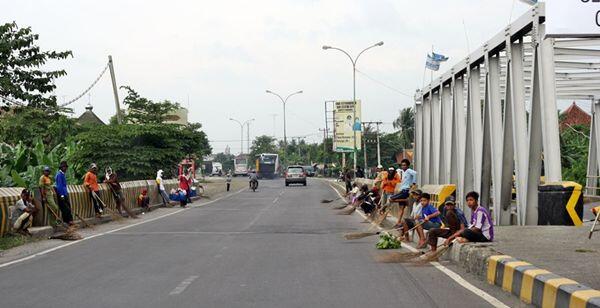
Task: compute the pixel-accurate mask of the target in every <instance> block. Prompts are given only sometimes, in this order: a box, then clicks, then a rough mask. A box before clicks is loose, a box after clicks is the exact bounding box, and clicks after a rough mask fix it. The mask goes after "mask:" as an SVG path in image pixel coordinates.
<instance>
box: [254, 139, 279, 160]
mask: <svg viewBox="0 0 600 308" xmlns="http://www.w3.org/2000/svg"><path fill="white" fill-rule="evenodd" d="M277 152H278V150H277V146H276V145H275V138H273V137H271V136H267V135H263V136H258V137H256V139H254V141H252V146H251V147H250V158H251V159H250V160H253V159H254V157H256V155H259V154H261V153H277Z"/></svg>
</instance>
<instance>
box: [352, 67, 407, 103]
mask: <svg viewBox="0 0 600 308" xmlns="http://www.w3.org/2000/svg"><path fill="white" fill-rule="evenodd" d="M356 72H357V73H359V74H361V75H363V76H365V77H366V78H367V79H369V80H371V81H373V82H375V83H377V84H379V85H380V86H382V87H385V88H388V89H389V90H392V91H394V92H396V93H398V94H401V95H404V96H406V97H410V98H412V97H413V96H412V95H410V94H406V93H405V92H403V91H400V90H398V89H396V88H394V87H392V86H389V85H387V84H385V83H383V82H382V81H379V80H377V79H375V78H373V77H371V76H369V75H367V74H365V73H364V72H362V71H360V70H358V69H356Z"/></svg>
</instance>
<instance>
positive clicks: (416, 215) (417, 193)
mask: <svg viewBox="0 0 600 308" xmlns="http://www.w3.org/2000/svg"><path fill="white" fill-rule="evenodd" d="M412 194H413V198H414V199H415V203H414V204H413V208H412V211H411V212H410V217H409V218H406V219H404V223H403V224H402V234H403V235H404V240H405V241H407V242H408V241H410V238H409V234H408V231H409V230H410V229H412V228H414V227H415V226H416V225H417V224H420V223H421V222H422V221H421V210H422V209H423V206H422V205H421V196H422V195H423V192H422V191H421V190H420V189H417V190H414V191H413V192H412ZM419 236H420V235H419Z"/></svg>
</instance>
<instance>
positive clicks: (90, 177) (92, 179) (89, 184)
mask: <svg viewBox="0 0 600 308" xmlns="http://www.w3.org/2000/svg"><path fill="white" fill-rule="evenodd" d="M97 174H98V166H97V165H96V164H95V163H92V164H91V165H90V169H89V170H88V172H87V173H86V174H85V176H84V178H83V185H85V188H87V190H88V193H89V195H90V200H91V201H92V205H93V206H94V212H96V218H100V217H102V213H103V212H104V209H103V208H102V204H101V203H100V200H98V198H100V196H99V195H98V192H100V186H99V185H98V176H97Z"/></svg>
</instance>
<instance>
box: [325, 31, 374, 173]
mask: <svg viewBox="0 0 600 308" xmlns="http://www.w3.org/2000/svg"><path fill="white" fill-rule="evenodd" d="M378 46H383V41H382V42H379V43H376V44H373V45H371V46H369V47H367V48H365V49H363V50H362V51H361V52H359V53H358V55H357V56H356V58H352V56H351V55H350V54H349V53H347V52H346V51H344V50H343V49H341V48H337V47H332V46H327V45H325V46H323V50H328V49H335V50H338V51H341V52H343V53H344V54H345V55H346V56H348V58H349V59H350V62H352V101H353V102H354V118H353V120H354V121H355V122H356V62H357V61H358V58H360V56H361V55H362V54H363V53H364V52H365V51H367V50H369V49H371V48H374V47H378ZM352 130H353V131H354V171H356V151H357V149H356V131H355V130H354V125H352Z"/></svg>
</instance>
